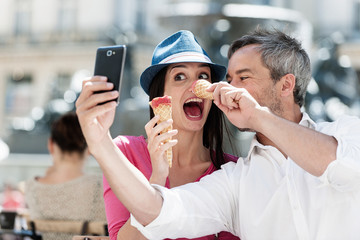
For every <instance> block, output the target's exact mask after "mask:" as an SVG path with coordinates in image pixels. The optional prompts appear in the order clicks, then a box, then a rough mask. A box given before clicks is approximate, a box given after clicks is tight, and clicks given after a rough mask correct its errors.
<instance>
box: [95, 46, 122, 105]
mask: <svg viewBox="0 0 360 240" xmlns="http://www.w3.org/2000/svg"><path fill="white" fill-rule="evenodd" d="M125 55H126V46H125V45H115V46H105V47H99V48H98V49H97V51H96V58H95V69H94V75H95V76H96V75H99V76H106V77H107V81H108V82H112V83H113V84H114V88H113V89H112V90H116V91H118V92H119V97H118V98H117V99H116V103H117V104H119V100H120V91H121V82H122V75H123V72H124V64H125ZM102 92H103V91H102ZM99 93H100V92H99Z"/></svg>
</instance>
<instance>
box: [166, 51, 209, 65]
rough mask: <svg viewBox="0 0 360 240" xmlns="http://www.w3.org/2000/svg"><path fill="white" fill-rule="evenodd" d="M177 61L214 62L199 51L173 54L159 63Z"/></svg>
mask: <svg viewBox="0 0 360 240" xmlns="http://www.w3.org/2000/svg"><path fill="white" fill-rule="evenodd" d="M176 62H207V63H212V62H211V60H210V58H208V57H207V56H206V55H204V54H201V53H198V52H181V53H177V54H173V55H170V56H168V57H167V58H165V59H163V60H162V61H161V62H159V64H162V63H176Z"/></svg>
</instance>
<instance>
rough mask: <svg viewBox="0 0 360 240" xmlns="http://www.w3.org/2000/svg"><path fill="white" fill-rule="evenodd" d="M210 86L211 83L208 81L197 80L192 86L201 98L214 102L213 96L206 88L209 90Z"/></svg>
mask: <svg viewBox="0 0 360 240" xmlns="http://www.w3.org/2000/svg"><path fill="white" fill-rule="evenodd" d="M210 85H211V83H210V82H208V81H206V80H197V81H195V82H194V84H193V86H192V92H193V93H194V94H195V95H196V96H197V97H199V98H203V99H210V100H213V99H214V96H213V94H212V93H211V92H208V91H206V88H208V87H209V86H210Z"/></svg>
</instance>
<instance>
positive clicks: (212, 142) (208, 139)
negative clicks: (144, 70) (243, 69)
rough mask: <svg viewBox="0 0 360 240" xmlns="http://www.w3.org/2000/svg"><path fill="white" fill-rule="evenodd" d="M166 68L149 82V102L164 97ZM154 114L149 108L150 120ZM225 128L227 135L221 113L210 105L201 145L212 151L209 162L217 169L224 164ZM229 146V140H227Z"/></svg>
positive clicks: (214, 106)
mask: <svg viewBox="0 0 360 240" xmlns="http://www.w3.org/2000/svg"><path fill="white" fill-rule="evenodd" d="M210 69H211V76H215V74H214V73H213V69H212V68H210ZM166 70H167V67H164V68H163V69H162V70H160V71H159V72H158V74H157V75H156V76H155V77H154V79H153V81H152V82H151V85H150V88H149V101H151V100H152V99H153V98H156V97H161V96H163V95H164V87H165V75H166ZM211 79H212V82H218V81H219V80H218V79H213V78H211ZM154 116H155V115H154V112H153V110H152V108H151V107H150V118H153V117H154ZM224 128H225V130H226V132H227V133H228V134H229V130H228V127H227V125H226V124H225V121H224V114H223V112H222V111H221V110H220V109H219V108H218V107H216V105H215V104H214V103H212V104H211V108H210V112H209V115H208V117H207V119H206V122H205V125H204V132H203V145H204V147H206V148H209V149H210V150H213V151H214V153H212V152H211V154H210V157H211V161H212V163H213V164H214V166H215V167H216V169H219V168H220V167H221V165H222V164H224V163H226V160H225V157H224V150H223V129H224ZM229 142H230V144H231V140H230V139H229Z"/></svg>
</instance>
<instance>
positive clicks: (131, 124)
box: [0, 0, 360, 153]
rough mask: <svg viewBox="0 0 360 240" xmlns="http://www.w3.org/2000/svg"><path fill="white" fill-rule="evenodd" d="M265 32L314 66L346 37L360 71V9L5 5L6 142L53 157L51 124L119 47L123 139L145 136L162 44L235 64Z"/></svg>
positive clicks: (1, 9) (290, 1)
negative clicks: (296, 45) (172, 41)
mask: <svg viewBox="0 0 360 240" xmlns="http://www.w3.org/2000/svg"><path fill="white" fill-rule="evenodd" d="M257 25H260V26H263V27H270V28H271V27H278V28H280V29H282V30H288V31H290V32H292V33H294V35H296V37H298V38H299V39H300V40H301V41H303V43H304V45H306V48H307V50H308V51H309V54H310V56H311V58H312V60H314V61H313V62H316V61H318V60H319V59H320V60H322V61H325V60H327V58H330V53H329V52H328V54H324V51H318V50H319V49H321V48H322V46H318V45H317V44H318V42H320V41H318V40H320V39H323V38H324V37H327V36H330V35H332V34H333V33H334V32H336V31H337V32H341V35H342V39H343V41H342V42H341V43H339V44H338V46H337V58H340V57H341V56H347V58H346V57H345V58H346V59H348V62H347V64H350V65H351V66H352V67H353V69H354V70H355V74H356V73H359V72H360V54H358V53H359V52H360V43H359V42H360V41H359V40H360V0H343V1H341V2H339V1H337V0H315V1H314V0H303V1H296V0H255V1H254V0H252V1H250V0H222V1H218V0H133V1H127V0H102V1H97V0H46V1H45V0H1V1H0V138H4V139H5V140H7V141H8V143H9V144H10V151H11V152H25V153H26V152H33V153H39V152H40V153H45V152H46V145H45V144H44V143H46V138H47V134H46V133H47V127H48V124H49V122H50V121H51V118H52V117H54V116H56V114H61V113H62V112H64V111H67V110H71V109H73V108H74V101H75V99H76V96H77V94H78V93H79V91H80V88H81V81H82V79H83V78H84V77H86V76H91V75H92V72H93V68H94V60H95V52H96V49H97V47H99V46H104V45H114V44H126V45H127V46H128V53H127V57H126V65H125V67H126V71H125V75H124V83H123V89H122V92H121V99H122V101H121V105H120V106H119V110H118V111H117V119H116V121H115V124H114V134H119V133H121V134H143V133H144V128H143V126H144V124H145V123H146V122H147V121H148V112H147V109H148V106H147V104H146V103H147V101H146V100H147V97H146V96H145V95H144V93H142V90H141V89H140V88H139V84H138V79H139V75H140V73H141V72H142V71H143V70H144V69H145V68H146V67H147V66H148V65H149V64H150V61H151V54H152V51H153V49H154V46H155V45H156V44H157V43H158V42H159V41H160V40H161V39H163V38H164V37H166V36H168V35H169V34H170V33H172V32H174V31H177V30H180V29H189V30H192V31H193V32H194V33H195V35H197V37H198V40H199V41H200V42H201V44H203V45H204V46H205V49H206V50H207V51H208V52H209V54H210V56H211V57H212V58H213V59H214V60H215V61H216V62H219V63H223V64H226V63H227V59H226V50H227V46H228V44H229V43H230V42H231V41H232V40H234V39H235V38H237V37H239V36H241V35H242V34H244V33H246V32H247V31H249V30H251V29H253V28H254V27H255V26H257ZM328 50H329V49H328ZM343 59H344V58H343ZM315 67H316V66H315ZM356 81H358V80H357V79H356ZM358 86H359V84H358ZM322 106H324V104H323V105H322ZM124 113H125V114H124ZM15 133H16V134H15ZM32 134H33V138H31V137H32V136H31V135H32ZM14 136H16V137H14ZM29 136H30V137H29ZM31 139H35V140H31ZM39 145H41V146H42V147H39ZM18 146H19V147H18ZM23 146H26V148H24V147H23ZM22 148H23V149H22Z"/></svg>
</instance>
